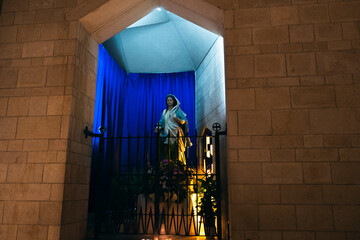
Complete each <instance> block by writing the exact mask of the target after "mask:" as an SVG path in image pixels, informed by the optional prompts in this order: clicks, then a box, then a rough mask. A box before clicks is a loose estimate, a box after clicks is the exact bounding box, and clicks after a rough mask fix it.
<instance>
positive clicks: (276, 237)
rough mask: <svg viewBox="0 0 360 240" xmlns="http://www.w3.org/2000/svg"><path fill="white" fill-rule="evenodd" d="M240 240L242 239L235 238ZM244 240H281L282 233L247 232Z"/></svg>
mask: <svg viewBox="0 0 360 240" xmlns="http://www.w3.org/2000/svg"><path fill="white" fill-rule="evenodd" d="M234 239H240V238H234ZM244 239H271V240H281V239H282V232H281V231H265V230H261V231H246V232H245V238H244Z"/></svg>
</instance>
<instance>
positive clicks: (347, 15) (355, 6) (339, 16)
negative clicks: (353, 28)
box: [329, 2, 360, 22]
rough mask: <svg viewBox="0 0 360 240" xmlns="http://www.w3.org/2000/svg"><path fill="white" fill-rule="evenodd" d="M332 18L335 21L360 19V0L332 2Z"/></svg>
mask: <svg viewBox="0 0 360 240" xmlns="http://www.w3.org/2000/svg"><path fill="white" fill-rule="evenodd" d="M329 7H330V18H331V21H333V22H347V21H359V20H360V16H359V12H360V4H359V2H345V3H340V2H339V3H331V4H330V6H329Z"/></svg>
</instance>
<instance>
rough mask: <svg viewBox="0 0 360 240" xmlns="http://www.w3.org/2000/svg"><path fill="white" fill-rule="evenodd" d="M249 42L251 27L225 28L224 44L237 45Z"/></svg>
mask: <svg viewBox="0 0 360 240" xmlns="http://www.w3.org/2000/svg"><path fill="white" fill-rule="evenodd" d="M250 44H251V28H238V29H229V30H225V45H226V46H239V45H250Z"/></svg>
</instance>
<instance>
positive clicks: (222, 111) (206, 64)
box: [195, 37, 226, 134]
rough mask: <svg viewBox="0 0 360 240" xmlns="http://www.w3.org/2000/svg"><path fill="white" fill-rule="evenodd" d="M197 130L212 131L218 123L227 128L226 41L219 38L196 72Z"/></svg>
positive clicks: (199, 131)
mask: <svg viewBox="0 0 360 240" xmlns="http://www.w3.org/2000/svg"><path fill="white" fill-rule="evenodd" d="M195 75H196V81H195V114H196V129H197V132H198V134H201V132H202V130H203V128H204V127H207V128H209V129H211V126H212V124H213V123H215V122H218V123H220V124H221V125H222V127H223V128H225V125H226V106H225V73H224V41H223V38H221V37H220V38H218V39H217V40H216V42H215V43H214V45H213V46H212V48H211V49H210V51H209V52H208V54H207V55H206V57H205V58H204V59H203V61H202V63H201V64H200V66H199V67H198V69H197V70H196V72H195Z"/></svg>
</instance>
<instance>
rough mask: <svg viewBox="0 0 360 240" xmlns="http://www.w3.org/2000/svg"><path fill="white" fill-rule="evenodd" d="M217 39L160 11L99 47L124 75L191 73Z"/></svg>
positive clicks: (155, 10)
mask: <svg viewBox="0 0 360 240" xmlns="http://www.w3.org/2000/svg"><path fill="white" fill-rule="evenodd" d="M218 37H219V36H218V35H216V34H214V33H212V32H210V31H208V30H206V29H204V28H202V27H199V26H198V25H195V24H193V23H191V22H189V21H187V20H185V19H183V18H181V17H179V16H177V15H175V14H173V13H171V12H169V11H167V10H165V9H163V8H156V9H154V10H153V11H152V12H151V13H149V14H148V15H146V16H145V17H143V18H142V19H140V20H139V21H137V22H135V23H134V24H132V25H130V26H129V27H128V28H126V29H125V30H123V31H121V32H120V33H118V34H117V35H115V36H113V37H112V38H110V39H109V40H107V41H106V42H104V43H103V45H104V47H105V48H106V49H107V51H108V52H109V54H110V55H111V56H112V57H113V58H114V59H115V61H116V62H117V63H118V64H119V65H120V66H121V67H122V68H123V69H124V70H125V71H127V72H131V73H170V72H184V71H195V70H196V69H197V68H198V67H199V65H200V64H201V62H202V60H203V59H204V58H205V56H206V54H207V53H208V52H209V50H210V49H211V47H212V45H213V44H214V43H215V41H216V39H217V38H218Z"/></svg>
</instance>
